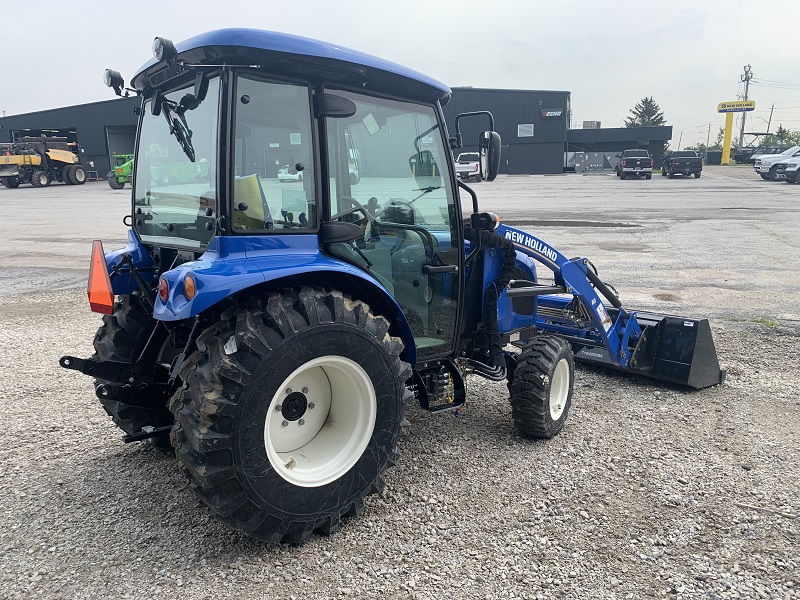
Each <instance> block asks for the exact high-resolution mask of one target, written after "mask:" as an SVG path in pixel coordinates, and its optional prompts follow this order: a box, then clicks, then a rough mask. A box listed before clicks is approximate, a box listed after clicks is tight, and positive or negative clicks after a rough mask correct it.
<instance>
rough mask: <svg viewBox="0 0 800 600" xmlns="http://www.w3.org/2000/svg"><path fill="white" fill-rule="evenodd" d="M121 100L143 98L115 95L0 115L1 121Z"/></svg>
mask: <svg viewBox="0 0 800 600" xmlns="http://www.w3.org/2000/svg"><path fill="white" fill-rule="evenodd" d="M120 100H139V101H140V102H141V98H139V97H138V96H130V97H128V98H116V97H115V98H111V99H109V100H97V101H96V102H86V103H82V104H71V105H69V106H56V107H54V108H45V109H42V110H35V111H33V112H27V113H17V114H15V115H6V116H5V117H0V121H3V120H4V119H18V118H20V117H29V116H32V115H40V114H42V113H47V112H53V111H57V110H64V109H67V108H83V107H86V106H95V105H97V104H107V103H109V102H119V101H120Z"/></svg>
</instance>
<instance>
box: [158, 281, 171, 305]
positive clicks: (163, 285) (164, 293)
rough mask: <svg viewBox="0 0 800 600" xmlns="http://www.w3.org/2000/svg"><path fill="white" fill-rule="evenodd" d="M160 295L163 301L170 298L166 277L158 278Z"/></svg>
mask: <svg viewBox="0 0 800 600" xmlns="http://www.w3.org/2000/svg"><path fill="white" fill-rule="evenodd" d="M158 297H159V298H161V301H162V302H166V301H167V298H169V284H168V283H167V280H166V279H163V278H162V279H159V280H158Z"/></svg>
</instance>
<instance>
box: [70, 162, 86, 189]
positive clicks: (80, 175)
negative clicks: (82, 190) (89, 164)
mask: <svg viewBox="0 0 800 600" xmlns="http://www.w3.org/2000/svg"><path fill="white" fill-rule="evenodd" d="M67 177H68V178H69V182H70V183H71V184H72V185H83V184H84V183H86V171H84V170H83V167H81V166H80V165H71V166H70V167H69V170H68V171H67Z"/></svg>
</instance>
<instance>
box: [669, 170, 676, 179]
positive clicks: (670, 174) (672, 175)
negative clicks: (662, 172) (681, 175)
mask: <svg viewBox="0 0 800 600" xmlns="http://www.w3.org/2000/svg"><path fill="white" fill-rule="evenodd" d="M667 177H669V178H670V179H675V173H673V172H672V171H669V172H667Z"/></svg>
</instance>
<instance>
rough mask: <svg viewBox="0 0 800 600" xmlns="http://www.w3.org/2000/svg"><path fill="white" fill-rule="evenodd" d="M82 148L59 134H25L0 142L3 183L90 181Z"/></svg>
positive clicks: (40, 184)
mask: <svg viewBox="0 0 800 600" xmlns="http://www.w3.org/2000/svg"><path fill="white" fill-rule="evenodd" d="M73 150H74V152H73ZM78 151H79V150H78V148H77V147H76V145H74V144H69V143H67V139H66V138H59V137H50V138H48V137H44V136H42V137H23V138H20V139H18V140H17V141H15V142H12V143H10V144H0V184H2V185H4V186H6V187H7V188H16V187H19V185H20V184H21V183H30V184H31V185H32V186H34V187H45V186H48V185H50V184H51V183H52V182H53V181H63V182H64V183H67V184H70V185H81V184H83V183H85V182H86V171H85V170H84V168H83V167H82V166H81V165H80V157H79V156H78V154H77V153H76V152H78Z"/></svg>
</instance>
